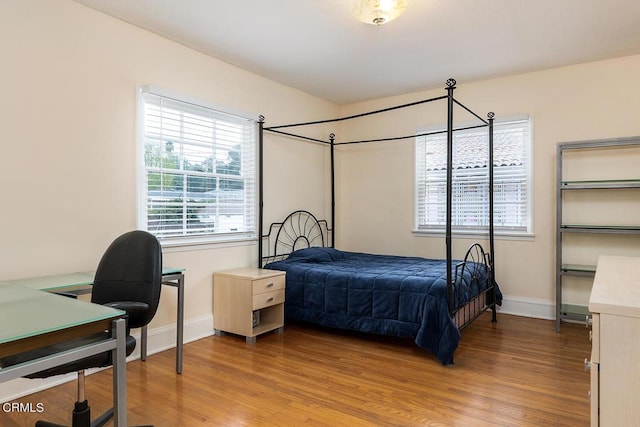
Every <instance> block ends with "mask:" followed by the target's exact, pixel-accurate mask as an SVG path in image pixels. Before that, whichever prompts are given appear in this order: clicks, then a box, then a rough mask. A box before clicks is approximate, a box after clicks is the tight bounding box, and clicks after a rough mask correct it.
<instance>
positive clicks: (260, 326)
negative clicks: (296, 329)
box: [213, 268, 285, 344]
mask: <svg viewBox="0 0 640 427" xmlns="http://www.w3.org/2000/svg"><path fill="white" fill-rule="evenodd" d="M284 279H285V273H284V271H275V270H263V269H260V268H240V269H236V270H227V271H220V272H217V273H214V275H213V326H214V328H215V329H214V330H215V333H216V335H222V334H223V333H224V332H230V333H232V334H237V335H242V336H244V337H246V341H247V344H254V343H255V342H256V337H257V336H258V335H260V334H263V333H265V332H269V331H273V330H274V329H275V330H277V332H278V333H280V332H282V329H283V327H284V286H285V284H284Z"/></svg>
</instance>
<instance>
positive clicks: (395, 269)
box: [264, 248, 501, 364]
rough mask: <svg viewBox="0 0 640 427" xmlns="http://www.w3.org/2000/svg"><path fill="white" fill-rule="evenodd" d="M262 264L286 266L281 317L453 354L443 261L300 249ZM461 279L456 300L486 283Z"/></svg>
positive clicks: (441, 356) (447, 359) (445, 359)
mask: <svg viewBox="0 0 640 427" xmlns="http://www.w3.org/2000/svg"><path fill="white" fill-rule="evenodd" d="M454 265H455V264H454ZM264 268H268V269H272V270H282V271H286V272H287V276H286V298H285V315H286V317H287V319H293V320H301V321H306V322H311V323H314V324H318V325H322V326H327V327H333V328H341V329H349V330H356V331H361V332H368V333H376V334H383V335H390V336H396V337H410V338H414V339H415V342H416V344H417V345H418V346H420V347H421V348H424V349H426V350H429V351H431V352H432V353H433V354H434V355H435V356H436V357H437V358H438V360H439V361H440V362H442V363H443V364H449V363H452V361H453V353H454V352H455V350H456V348H457V346H458V342H459V340H460V331H459V330H458V328H457V327H456V326H455V324H454V322H453V320H452V319H451V317H450V315H449V311H448V305H447V291H446V262H445V261H444V260H433V259H425V258H417V257H399V256H390V255H372V254H363V253H355V252H344V251H339V250H336V249H333V248H307V249H302V250H299V251H295V252H293V253H292V254H291V255H289V257H288V258H287V259H285V260H282V261H276V262H272V263H269V264H267V265H265V267H264ZM481 279H482V278H481ZM463 280H464V282H465V284H467V285H466V286H465V288H464V291H465V292H464V293H463V294H464V295H463V296H462V297H460V298H458V299H460V301H457V302H456V303H457V304H460V305H463V304H464V303H465V302H466V300H468V299H469V298H471V297H472V296H474V295H477V294H478V293H479V292H480V291H481V290H482V289H479V286H478V283H479V282H482V283H485V282H486V281H485V280H480V281H477V280H476V281H474V280H470V277H466V278H464V279H463ZM496 291H497V287H496ZM497 293H498V296H499V297H500V298H501V296H500V294H499V291H497Z"/></svg>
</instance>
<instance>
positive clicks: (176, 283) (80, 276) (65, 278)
mask: <svg viewBox="0 0 640 427" xmlns="http://www.w3.org/2000/svg"><path fill="white" fill-rule="evenodd" d="M184 271H185V269H184V268H180V267H164V268H163V269H162V284H163V285H167V286H172V287H175V288H177V290H178V301H177V308H176V311H177V317H176V372H177V373H179V374H181V373H182V354H183V344H184V338H183V337H184ZM93 277H94V273H92V272H77V273H69V274H58V275H53V276H42V277H31V278H28V279H18V280H10V281H5V282H4V283H7V284H11V285H19V286H23V287H27V288H31V289H37V290H41V291H48V292H69V293H75V294H78V295H80V294H88V293H91V285H93ZM140 358H141V359H142V360H146V359H147V327H146V326H144V327H142V330H141V333H140Z"/></svg>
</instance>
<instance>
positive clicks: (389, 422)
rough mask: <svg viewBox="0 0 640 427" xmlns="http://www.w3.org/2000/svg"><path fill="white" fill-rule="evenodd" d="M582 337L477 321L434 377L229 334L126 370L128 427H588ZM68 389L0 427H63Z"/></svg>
mask: <svg viewBox="0 0 640 427" xmlns="http://www.w3.org/2000/svg"><path fill="white" fill-rule="evenodd" d="M589 351H590V343H589V340H588V331H587V330H586V329H585V328H584V326H580V325H564V326H563V328H562V332H561V333H556V332H555V326H554V322H552V321H545V320H538V319H528V318H522V317H517V316H508V315H500V316H499V321H498V323H497V324H492V323H491V322H490V315H489V314H486V315H483V317H482V318H480V319H478V320H476V321H475V322H474V323H473V324H472V325H470V326H469V327H468V328H467V329H465V330H464V331H463V332H462V341H461V342H460V345H459V348H458V350H457V351H456V354H455V363H454V364H453V365H450V366H442V365H441V364H440V363H439V362H438V361H437V360H436V359H435V357H433V356H432V355H431V354H429V353H427V352H425V351H423V350H421V349H420V348H418V347H417V346H416V345H415V344H414V343H413V342H412V341H411V340H401V339H393V338H387V337H378V336H372V335H361V334H354V333H347V332H341V331H332V330H326V329H321V328H313V327H307V326H305V325H298V324H288V325H287V326H286V328H285V331H284V333H283V334H267V335H265V336H262V337H260V338H258V342H257V344H256V345H253V346H251V345H246V344H245V342H244V338H241V337H236V336H232V335H226V336H222V337H210V338H206V339H202V340H199V341H196V342H193V343H189V344H187V345H185V354H184V373H183V374H182V375H177V374H176V373H175V371H174V366H175V359H174V355H175V354H174V352H173V351H166V352H162V353H158V354H155V355H152V356H150V357H149V358H148V360H147V361H146V362H141V361H139V360H138V361H134V362H130V363H129V364H128V365H127V376H128V378H127V380H128V409H129V413H128V414H129V423H130V424H132V425H134V424H154V425H156V426H204V425H214V426H229V425H233V426H262V425H264V426H267V425H269V426H291V425H301V424H305V425H311V426H343V425H344V426H372V425H375V426H398V425H403V426H412V425H426V426H474V427H475V426H481V427H482V426H544V425H549V426H587V425H588V424H589V401H588V397H587V395H588V390H589V374H588V373H586V372H584V369H583V361H584V358H585V357H588V356H589ZM74 394H75V383H69V384H63V385H61V386H58V387H55V388H53V389H49V390H46V391H43V392H40V393H36V394H33V395H31V396H26V397H24V398H22V399H20V400H19V402H23V403H29V402H31V403H42V404H43V405H44V407H45V412H44V413H43V414H33V413H6V412H0V425H2V426H3V427H4V426H7V427H14V426H27V425H33V423H34V422H35V420H37V419H39V418H45V419H48V420H51V421H55V422H61V423H65V422H66V423H68V422H69V421H70V416H69V415H68V413H67V412H68V411H69V409H70V408H71V407H72V405H73V401H74V400H75V396H74ZM87 396H88V398H89V401H90V403H91V406H92V409H94V415H97V414H98V413H100V412H101V411H103V410H105V409H106V408H107V407H109V406H110V404H111V372H110V370H107V371H103V372H99V373H96V374H93V375H90V376H89V377H87Z"/></svg>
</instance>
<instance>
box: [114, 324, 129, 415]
mask: <svg viewBox="0 0 640 427" xmlns="http://www.w3.org/2000/svg"><path fill="white" fill-rule="evenodd" d="M126 336H127V330H126V328H125V320H124V319H117V320H114V321H113V337H115V339H116V348H115V349H114V350H112V360H113V414H114V425H115V426H116V427H126V425H127V348H126Z"/></svg>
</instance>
